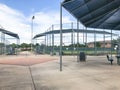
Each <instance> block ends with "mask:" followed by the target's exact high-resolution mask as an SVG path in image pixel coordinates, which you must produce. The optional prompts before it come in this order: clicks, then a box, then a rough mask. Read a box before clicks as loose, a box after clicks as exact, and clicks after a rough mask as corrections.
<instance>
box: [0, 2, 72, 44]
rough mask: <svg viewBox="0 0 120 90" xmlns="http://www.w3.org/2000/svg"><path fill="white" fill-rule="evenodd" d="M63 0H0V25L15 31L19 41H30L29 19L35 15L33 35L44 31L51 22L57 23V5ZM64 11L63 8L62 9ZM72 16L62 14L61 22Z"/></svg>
mask: <svg viewBox="0 0 120 90" xmlns="http://www.w3.org/2000/svg"><path fill="white" fill-rule="evenodd" d="M62 1H63V0H0V26H2V27H3V28H5V29H6V30H8V31H12V32H14V33H17V34H18V35H19V37H20V41H21V43H23V42H25V43H30V42H31V19H32V16H33V15H34V16H35V19H34V27H33V29H34V30H33V32H34V34H33V36H34V35H36V34H39V33H41V32H45V31H46V30H47V29H48V28H49V27H50V26H51V25H52V24H59V22H60V21H59V19H60V18H59V15H60V14H59V13H60V12H59V6H60V2H62ZM64 11H65V10H64ZM72 21H73V18H71V15H69V14H68V13H67V11H66V13H64V14H63V22H64V23H71V22H72Z"/></svg>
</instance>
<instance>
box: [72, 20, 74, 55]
mask: <svg viewBox="0 0 120 90" xmlns="http://www.w3.org/2000/svg"><path fill="white" fill-rule="evenodd" d="M71 29H72V33H71V53H72V55H73V51H74V45H73V32H74V31H73V22H72V23H71Z"/></svg>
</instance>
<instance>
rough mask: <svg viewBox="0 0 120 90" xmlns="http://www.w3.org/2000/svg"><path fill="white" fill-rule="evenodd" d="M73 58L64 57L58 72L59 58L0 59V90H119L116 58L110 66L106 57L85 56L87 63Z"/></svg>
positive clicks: (1, 57)
mask: <svg viewBox="0 0 120 90" xmlns="http://www.w3.org/2000/svg"><path fill="white" fill-rule="evenodd" d="M113 57H114V56H113ZM76 58H77V57H76V56H63V71H62V72H60V71H59V56H49V55H31V54H27V55H25V54H24V55H18V56H0V90H120V87H119V85H120V66H119V65H117V62H116V58H115V57H114V62H113V65H111V64H110V62H109V61H107V58H106V56H87V61H86V62H77V59H76ZM32 59H33V60H32ZM20 60H21V62H20Z"/></svg>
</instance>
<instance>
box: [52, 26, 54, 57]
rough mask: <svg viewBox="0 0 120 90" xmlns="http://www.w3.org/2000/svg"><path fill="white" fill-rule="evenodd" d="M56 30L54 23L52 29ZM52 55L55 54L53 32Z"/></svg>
mask: <svg viewBox="0 0 120 90" xmlns="http://www.w3.org/2000/svg"><path fill="white" fill-rule="evenodd" d="M53 30H54V25H52V31H53ZM52 55H54V34H53V33H52Z"/></svg>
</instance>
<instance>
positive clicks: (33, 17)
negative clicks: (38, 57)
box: [31, 16, 35, 52]
mask: <svg viewBox="0 0 120 90" xmlns="http://www.w3.org/2000/svg"><path fill="white" fill-rule="evenodd" d="M34 19H35V16H32V23H31V52H32V49H33V48H32V44H33V20H34Z"/></svg>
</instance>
